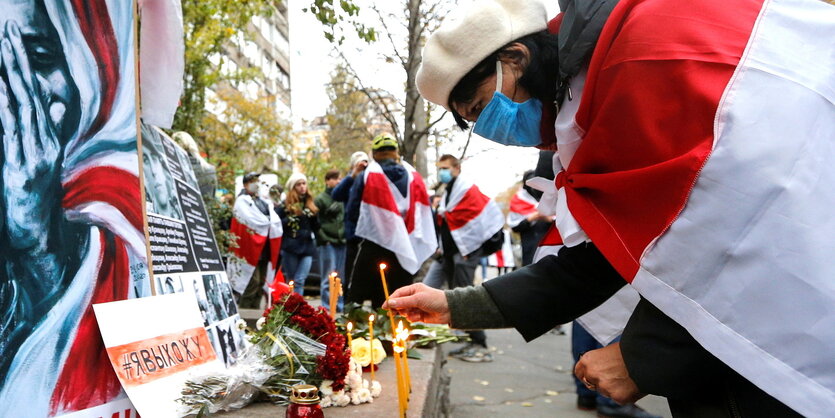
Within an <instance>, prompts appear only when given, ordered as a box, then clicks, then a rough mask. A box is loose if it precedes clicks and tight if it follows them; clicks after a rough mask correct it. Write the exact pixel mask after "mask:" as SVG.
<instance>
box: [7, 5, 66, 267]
mask: <svg viewBox="0 0 835 418" xmlns="http://www.w3.org/2000/svg"><path fill="white" fill-rule="evenodd" d="M5 29H6V30H5V33H4V34H3V36H0V66H2V70H3V72H4V73H5V74H6V78H7V80H0V126H2V132H3V140H2V152H3V157H4V158H3V159H4V160H5V161H3V164H2V169H0V175H1V176H2V181H0V184H2V188H3V190H2V193H1V194H2V196H3V202H2V203H3V204H2V207H4V209H5V210H4V211H3V212H5V213H4V216H5V218H6V219H5V224H6V225H5V226H6V233H7V234H8V238H9V243H10V244H11V245H12V246H13V247H14V248H16V249H21V250H26V251H34V252H45V251H47V248H46V247H47V239H48V235H49V234H50V232H51V227H52V226H53V219H52V216H53V212H52V211H53V209H54V208H55V207H56V204H55V202H54V200H55V199H57V196H59V193H56V190H57V187H58V186H57V185H58V175H59V156H60V153H61V145H60V143H59V141H58V137H57V135H56V133H55V130H54V128H53V126H52V122H51V121H50V120H49V118H48V116H47V113H46V111H45V109H44V106H43V103H42V102H41V97H40V96H41V94H40V85H39V84H38V80H37V79H36V77H35V76H34V75H33V72H32V70H31V68H30V66H29V57H28V56H27V53H26V48H25V47H24V45H23V39H22V38H21V35H20V29H19V28H18V26H17V24H16V23H14V22H12V21H9V22H8V23H7V25H6V28H5ZM2 224H3V222H0V226H2Z"/></svg>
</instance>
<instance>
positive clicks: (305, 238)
mask: <svg viewBox="0 0 835 418" xmlns="http://www.w3.org/2000/svg"><path fill="white" fill-rule="evenodd" d="M277 212H278V216H279V217H281V227H282V228H284V236H283V237H282V239H281V251H286V252H289V253H292V254H296V255H301V256H307V255H309V256H312V255H314V254H315V253H316V243H315V242H314V241H313V233H314V232H316V231H318V230H319V219H318V218H317V217H316V215H315V214H313V213H311V212H310V211H309V210H307V209H305V211H303V212H302V214H301V215H298V216H296V215H291V214H290V213H289V212H288V211H287V208H285V206H284V203H282V204H281V205H279V207H278V210H277Z"/></svg>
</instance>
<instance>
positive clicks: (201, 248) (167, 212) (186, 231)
mask: <svg viewBox="0 0 835 418" xmlns="http://www.w3.org/2000/svg"><path fill="white" fill-rule="evenodd" d="M142 166H143V170H144V178H145V210H146V214H147V218H148V237H149V242H150V246H151V258H152V260H153V283H154V289H155V294H157V295H167V294H172V293H188V294H193V295H194V297H195V300H196V302H197V306H198V307H199V308H200V313H201V315H202V317H203V325H204V327H205V328H206V332H207V333H208V335H209V339H210V341H211V343H212V345H213V346H214V348H215V351H216V352H217V353H218V357H219V358H220V359H221V360H222V361H223V362H224V364H226V365H233V364H235V362H236V361H237V358H238V355H239V353H240V352H241V350H242V349H243V345H244V334H243V331H241V330H240V329H238V326H237V324H238V321H239V320H240V316H239V315H238V308H237V306H236V304H235V299H234V297H233V296H232V287H231V286H230V284H229V280H228V279H227V276H226V271H225V269H224V267H223V262H222V260H221V258H220V251H219V250H218V247H217V243H216V242H215V238H214V232H213V231H212V225H211V222H210V221H209V216H208V214H207V212H206V208H205V206H204V204H203V199H202V197H201V195H200V188H199V186H198V183H197V178H196V177H195V175H194V171H193V170H192V168H191V160H190V159H189V157H188V154H187V153H186V151H185V150H184V149H182V148H181V147H180V146H179V145H177V144H176V143H175V142H174V141H173V140H172V139H171V138H170V137H168V135H166V134H165V133H164V132H162V131H161V130H160V129H158V128H156V127H154V126H151V125H148V124H145V123H143V124H142Z"/></svg>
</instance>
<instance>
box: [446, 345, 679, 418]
mask: <svg viewBox="0 0 835 418" xmlns="http://www.w3.org/2000/svg"><path fill="white" fill-rule="evenodd" d="M487 343H488V345H490V346H491V347H492V348H493V349H495V351H494V352H493V358H494V361H493V362H492V363H467V362H463V361H460V360H458V359H453V358H450V359H449V360H448V363H447V365H446V368H447V370H448V371H449V373H450V376H451V377H452V381H451V382H450V402H451V403H452V416H453V417H460V418H464V417H513V416H516V417H572V418H573V417H576V418H591V417H594V416H596V414H595V413H594V412H586V411H580V410H578V409H577V408H576V407H575V402H576V396H575V394H574V382H573V380H572V377H571V368H572V365H573V360H572V358H571V345H570V337H569V336H568V335H554V334H546V335H543V336H542V337H540V338H538V339H536V340H534V341H533V342H531V343H525V341H524V340H523V339H522V337H521V336H520V335H519V334H518V333H517V332H516V331H513V330H495V331H488V332H487ZM458 346H459V345H457V344H455V345H453V344H446V347H444V349H445V350H446V351H449V350H451V349H454V348H456V347H458ZM638 404H639V405H641V406H642V407H643V408H644V409H646V410H647V411H649V412H652V413H654V414H657V415H661V416H664V417H670V411H669V409H668V408H667V401H666V400H665V399H664V398H659V397H655V396H651V397H647V398H644V399H642V400H641V401H639V402H638Z"/></svg>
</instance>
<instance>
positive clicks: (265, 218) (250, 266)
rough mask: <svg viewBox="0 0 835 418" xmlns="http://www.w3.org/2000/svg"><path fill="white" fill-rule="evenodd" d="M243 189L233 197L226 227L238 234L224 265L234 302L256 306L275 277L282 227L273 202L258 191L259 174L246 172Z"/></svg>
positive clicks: (257, 307) (258, 306)
mask: <svg viewBox="0 0 835 418" xmlns="http://www.w3.org/2000/svg"><path fill="white" fill-rule="evenodd" d="M243 183H244V189H243V190H242V191H241V194H240V195H239V196H238V198H237V199H236V200H235V207H234V208H233V210H232V212H233V217H232V224H231V226H230V228H229V231H230V232H232V233H233V234H235V235H237V236H238V247H237V248H235V249H233V250H232V251H233V252H234V254H235V255H236V256H237V258H235V257H231V258H230V259H229V262H228V263H227V266H226V273H227V274H228V275H229V283H230V284H231V285H232V290H234V291H235V293H236V295H237V296H238V306H240V307H241V308H248V309H259V308H260V304H261V299H262V298H263V297H264V291H266V290H267V289H269V285H270V284H271V283H272V282H273V280H275V277H276V271H277V270H278V265H279V264H278V255H279V250H280V249H281V237H282V235H283V229H282V227H281V218H279V216H278V214H277V213H276V212H275V210H273V204H272V203H271V202H269V201H268V200H266V199H264V198H262V197H261V196H259V195H258V189H259V186H260V184H259V175H258V173H249V174H247V175H245V176H244V179H243Z"/></svg>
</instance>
